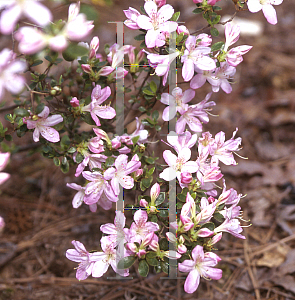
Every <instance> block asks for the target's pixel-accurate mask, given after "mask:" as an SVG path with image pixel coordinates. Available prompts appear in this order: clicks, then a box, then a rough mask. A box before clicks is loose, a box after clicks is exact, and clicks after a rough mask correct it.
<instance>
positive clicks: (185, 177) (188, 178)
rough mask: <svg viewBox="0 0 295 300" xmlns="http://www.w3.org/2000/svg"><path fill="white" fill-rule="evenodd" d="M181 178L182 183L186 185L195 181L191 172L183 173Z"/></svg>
mask: <svg viewBox="0 0 295 300" xmlns="http://www.w3.org/2000/svg"><path fill="white" fill-rule="evenodd" d="M180 176H181V183H184V184H186V183H190V182H191V181H192V179H193V177H192V174H191V173H189V172H182V173H181V174H180Z"/></svg>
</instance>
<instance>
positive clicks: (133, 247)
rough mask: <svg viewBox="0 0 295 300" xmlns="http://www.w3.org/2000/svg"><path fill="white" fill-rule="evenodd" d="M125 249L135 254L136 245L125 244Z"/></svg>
mask: <svg viewBox="0 0 295 300" xmlns="http://www.w3.org/2000/svg"><path fill="white" fill-rule="evenodd" d="M126 249H127V250H130V251H131V252H133V253H136V252H137V247H136V245H135V244H134V243H127V244H126Z"/></svg>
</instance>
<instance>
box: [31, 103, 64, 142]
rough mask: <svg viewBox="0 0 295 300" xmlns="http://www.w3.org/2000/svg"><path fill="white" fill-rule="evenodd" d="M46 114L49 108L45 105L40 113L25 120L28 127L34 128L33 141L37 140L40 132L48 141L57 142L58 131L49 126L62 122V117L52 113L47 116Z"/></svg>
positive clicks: (58, 138)
mask: <svg viewBox="0 0 295 300" xmlns="http://www.w3.org/2000/svg"><path fill="white" fill-rule="evenodd" d="M48 115H49V108H48V107H47V106H45V107H44V109H43V111H42V112H41V113H40V114H38V115H37V116H36V115H35V116H33V117H32V118H31V119H28V120H27V127H28V129H35V130H34V132H33V140H34V142H39V136H40V134H41V135H42V136H43V137H44V139H46V140H48V141H49V142H52V143H56V142H59V140H60V137H59V133H58V131H57V130H56V129H54V128H51V126H54V125H56V124H58V123H61V122H63V117H62V116H61V115H53V116H50V117H48Z"/></svg>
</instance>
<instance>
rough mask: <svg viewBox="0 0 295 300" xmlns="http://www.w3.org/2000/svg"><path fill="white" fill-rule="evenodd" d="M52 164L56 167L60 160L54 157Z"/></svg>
mask: <svg viewBox="0 0 295 300" xmlns="http://www.w3.org/2000/svg"><path fill="white" fill-rule="evenodd" d="M53 163H54V164H55V165H56V166H57V167H58V166H59V165H60V160H59V159H58V158H57V157H54V158H53Z"/></svg>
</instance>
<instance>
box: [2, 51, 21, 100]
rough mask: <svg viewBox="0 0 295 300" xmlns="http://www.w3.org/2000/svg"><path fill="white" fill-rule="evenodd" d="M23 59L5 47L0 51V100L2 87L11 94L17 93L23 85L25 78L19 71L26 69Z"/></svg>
mask: <svg viewBox="0 0 295 300" xmlns="http://www.w3.org/2000/svg"><path fill="white" fill-rule="evenodd" d="M26 68H27V66H26V63H25V62H24V61H20V60H18V59H16V54H15V53H14V52H13V51H11V50H9V49H7V48H5V49H3V50H2V51H1V52H0V100H1V99H2V97H3V96H4V89H6V90H8V91H9V92H10V93H12V94H19V93H20V92H21V91H22V90H23V88H24V87H25V79H24V77H22V76H21V75H19V74H20V73H23V72H24V71H25V70H26Z"/></svg>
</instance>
